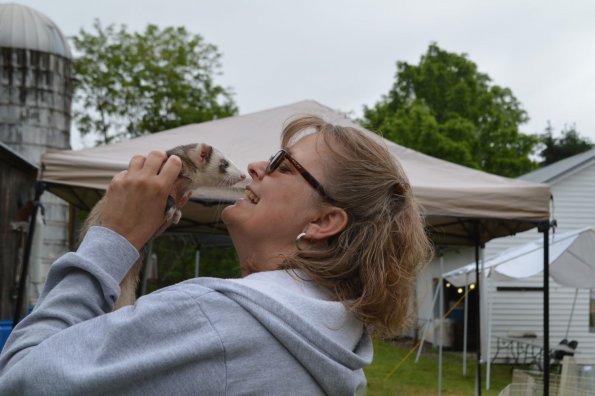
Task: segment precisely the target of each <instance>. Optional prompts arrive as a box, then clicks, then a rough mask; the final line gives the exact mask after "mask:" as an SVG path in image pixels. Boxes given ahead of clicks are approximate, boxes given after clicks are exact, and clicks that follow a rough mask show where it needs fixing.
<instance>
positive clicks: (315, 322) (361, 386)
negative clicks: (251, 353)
mask: <svg viewBox="0 0 595 396" xmlns="http://www.w3.org/2000/svg"><path fill="white" fill-rule="evenodd" d="M193 281H198V282H200V284H201V285H202V286H205V287H208V288H210V289H213V290H215V291H217V292H219V293H222V294H224V295H225V296H226V297H227V298H229V299H231V300H233V301H235V302H236V303H237V304H239V305H240V306H241V307H242V308H243V309H245V310H246V311H248V312H249V313H250V314H251V315H252V316H253V317H254V318H256V319H257V320H258V321H259V323H260V324H261V325H262V326H263V327H264V328H266V330H268V331H269V332H270V333H271V334H272V335H273V336H274V337H275V338H276V339H277V340H279V342H281V343H282V344H283V345H284V346H285V348H287V350H288V351H289V352H290V353H291V354H292V355H293V356H294V357H295V358H296V359H297V360H298V361H299V362H300V364H301V365H302V366H303V367H304V368H306V370H307V371H308V372H309V373H310V375H312V377H313V378H315V380H316V381H317V382H318V383H319V384H320V386H321V387H322V388H323V389H324V390H325V392H327V393H330V394H353V393H362V392H365V386H366V380H365V376H364V373H363V367H365V366H367V365H369V364H370V363H371V361H372V355H373V350H372V342H371V339H370V336H369V335H368V334H367V333H366V332H365V330H364V326H363V323H362V322H361V321H360V320H358V319H357V318H356V317H355V316H354V315H353V314H352V313H351V312H349V311H348V310H347V309H346V308H345V306H344V305H343V304H342V303H341V302H338V301H333V300H331V299H330V294H329V293H328V292H326V291H324V290H323V289H322V288H320V287H318V286H317V285H316V284H315V283H314V282H311V281H307V280H304V279H302V277H301V276H300V274H299V273H297V272H294V271H284V270H279V271H268V272H259V273H255V274H252V275H249V276H247V277H245V278H242V279H236V280H231V281H230V280H221V279H215V278H200V279H196V280H193ZM354 390H355V392H354Z"/></svg>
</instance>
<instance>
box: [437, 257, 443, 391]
mask: <svg viewBox="0 0 595 396" xmlns="http://www.w3.org/2000/svg"><path fill="white" fill-rule="evenodd" d="M438 254H439V255H440V285H439V287H440V303H439V306H440V332H439V334H440V340H439V341H438V396H440V395H442V348H443V345H442V344H443V343H444V318H443V316H444V277H443V276H444V254H443V253H442V248H439V250H438Z"/></svg>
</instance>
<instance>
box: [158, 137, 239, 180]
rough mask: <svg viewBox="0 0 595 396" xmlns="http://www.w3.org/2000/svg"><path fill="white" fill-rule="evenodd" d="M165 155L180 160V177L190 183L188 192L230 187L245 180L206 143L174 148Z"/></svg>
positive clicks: (234, 167) (235, 167) (232, 165)
mask: <svg viewBox="0 0 595 396" xmlns="http://www.w3.org/2000/svg"><path fill="white" fill-rule="evenodd" d="M167 155H168V156H169V155H177V156H178V157H180V159H181V160H182V171H181V172H180V176H181V177H184V178H187V179H188V180H189V181H190V185H189V186H188V189H190V190H194V189H195V188H198V187H201V186H204V187H210V186H231V185H234V184H236V183H237V182H239V181H241V180H244V179H245V178H246V175H245V174H244V173H242V172H241V171H240V170H239V169H238V167H237V166H235V165H234V164H233V163H232V162H231V161H230V160H228V159H227V158H226V157H225V156H224V155H223V154H222V153H221V152H220V151H219V150H217V149H216V148H214V147H213V146H210V145H208V144H206V143H195V144H187V145H184V146H178V147H174V148H173V149H171V150H169V151H167Z"/></svg>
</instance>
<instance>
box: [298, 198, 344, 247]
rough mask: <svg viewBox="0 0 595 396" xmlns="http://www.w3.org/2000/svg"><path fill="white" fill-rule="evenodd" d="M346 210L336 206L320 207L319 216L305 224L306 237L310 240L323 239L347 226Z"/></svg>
mask: <svg viewBox="0 0 595 396" xmlns="http://www.w3.org/2000/svg"><path fill="white" fill-rule="evenodd" d="M348 219H349V217H348V216H347V212H345V211H344V210H343V209H341V208H338V207H336V206H329V207H324V208H322V212H321V214H320V217H318V218H317V219H315V220H313V221H311V222H310V223H308V225H307V231H306V234H307V236H306V238H307V239H309V240H312V241H316V240H323V239H327V238H329V237H332V236H333V235H337V234H338V233H340V232H341V231H343V230H344V229H345V227H347V220H348Z"/></svg>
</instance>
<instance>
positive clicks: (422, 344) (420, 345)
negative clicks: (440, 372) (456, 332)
mask: <svg viewBox="0 0 595 396" xmlns="http://www.w3.org/2000/svg"><path fill="white" fill-rule="evenodd" d="M439 292H440V289H439V288H436V290H435V291H434V297H433V298H432V320H433V319H434V315H433V312H434V307H435V306H436V299H437V298H438V294H439ZM432 324H433V323H430V322H428V323H427V324H426V326H425V327H424V331H423V333H422V335H421V341H420V342H419V347H418V348H417V356H416V357H415V363H417V362H419V357H420V355H421V350H422V349H423V348H424V342H425V340H426V335H427V333H428V331H429V329H430V327H432Z"/></svg>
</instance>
